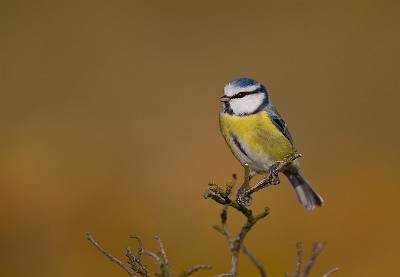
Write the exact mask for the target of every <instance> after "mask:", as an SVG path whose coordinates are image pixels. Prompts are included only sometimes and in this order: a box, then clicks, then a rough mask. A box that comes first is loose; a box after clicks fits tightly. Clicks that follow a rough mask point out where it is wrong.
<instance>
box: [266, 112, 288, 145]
mask: <svg viewBox="0 0 400 277" xmlns="http://www.w3.org/2000/svg"><path fill="white" fill-rule="evenodd" d="M266 112H267V113H268V115H269V117H270V118H271V121H272V123H273V124H274V125H275V126H276V128H278V129H279V131H281V132H282V134H283V135H284V136H285V137H286V138H287V139H288V140H289V141H290V144H292V147H293V146H294V145H293V139H292V135H291V134H290V132H289V127H288V126H287V124H286V122H285V121H284V120H283V119H282V117H281V116H280V115H279V113H278V111H277V110H276V109H275V108H274V107H273V106H271V105H269V106H268V107H267V109H266Z"/></svg>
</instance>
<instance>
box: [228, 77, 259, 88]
mask: <svg viewBox="0 0 400 277" xmlns="http://www.w3.org/2000/svg"><path fill="white" fill-rule="evenodd" d="M230 84H231V85H232V86H235V87H248V86H254V85H258V84H259V83H258V82H257V81H255V80H253V79H250V78H237V79H235V80H233V81H231V82H230Z"/></svg>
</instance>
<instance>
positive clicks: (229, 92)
mask: <svg viewBox="0 0 400 277" xmlns="http://www.w3.org/2000/svg"><path fill="white" fill-rule="evenodd" d="M260 87H261V85H260V84H257V85H252V86H248V87H236V86H232V85H231V84H227V85H226V86H225V88H224V94H225V95H226V96H229V97H231V96H233V95H235V94H238V93H239V92H249V91H255V90H257V89H259V88H260Z"/></svg>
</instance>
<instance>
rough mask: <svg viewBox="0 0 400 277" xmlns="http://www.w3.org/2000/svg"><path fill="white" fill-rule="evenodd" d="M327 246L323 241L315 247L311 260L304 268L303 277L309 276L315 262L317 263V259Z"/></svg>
mask: <svg viewBox="0 0 400 277" xmlns="http://www.w3.org/2000/svg"><path fill="white" fill-rule="evenodd" d="M325 245H326V242H325V241H321V242H318V243H316V244H314V245H313V248H312V252H311V255H310V258H309V259H308V261H307V263H306V265H305V266H304V271H303V274H302V275H301V277H306V276H308V273H309V272H310V270H311V268H312V266H313V265H314V262H315V260H316V258H317V257H318V255H319V254H320V253H321V251H322V249H323V248H324V246H325Z"/></svg>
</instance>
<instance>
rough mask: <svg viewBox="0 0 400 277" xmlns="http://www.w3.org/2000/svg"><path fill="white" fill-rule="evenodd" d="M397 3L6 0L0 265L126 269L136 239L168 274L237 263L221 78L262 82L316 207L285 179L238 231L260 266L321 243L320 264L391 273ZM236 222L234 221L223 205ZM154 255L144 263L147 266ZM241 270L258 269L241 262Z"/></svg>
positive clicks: (262, 196)
mask: <svg viewBox="0 0 400 277" xmlns="http://www.w3.org/2000/svg"><path fill="white" fill-rule="evenodd" d="M399 14H400V5H399V3H398V2H397V1H380V2H376V1H303V2H299V1H292V2H284V3H283V2H279V3H278V2H271V1H268V2H267V1H246V2H244V1H168V2H167V1H158V2H157V1H137V0H130V1H102V0H100V1H2V3H1V4H0V22H1V24H0V34H1V38H0V59H1V60H0V64H1V67H0V70H1V75H0V97H1V100H0V114H1V116H0V122H1V136H0V142H1V156H0V178H1V179H0V182H1V196H0V197H1V202H0V205H1V207H0V208H1V210H0V218H1V227H0V246H1V252H0V257H1V258H0V275H1V276H23V275H29V276H127V275H126V273H125V272H123V271H122V270H121V269H120V268H118V266H117V265H116V264H113V263H111V262H109V261H108V260H107V259H106V258H105V257H104V256H103V255H102V254H101V253H100V252H98V251H97V250H96V249H95V248H94V247H93V246H92V245H90V243H89V242H88V241H87V240H86V232H87V231H90V232H92V234H93V235H94V237H95V239H96V240H98V242H99V243H100V244H101V245H102V246H103V247H105V248H106V249H107V250H109V251H110V252H111V253H112V254H114V255H115V256H117V257H118V258H120V259H122V260H125V257H124V247H125V245H126V244H129V245H131V246H132V247H136V244H135V241H133V240H131V239H130V238H129V237H130V235H132V234H137V235H139V236H140V237H141V238H142V239H143V242H144V246H145V247H146V248H149V249H150V250H153V251H156V243H155V241H154V235H155V234H160V236H161V238H162V239H163V241H164V245H165V248H166V250H167V253H168V255H169V259H170V261H171V264H172V270H173V272H175V273H176V274H177V273H179V272H181V271H182V270H184V269H186V268H188V267H190V266H192V265H195V264H199V263H202V264H212V265H213V267H214V268H213V269H212V271H203V272H201V273H196V275H194V276H200V277H201V276H212V275H216V274H220V273H223V272H227V271H228V270H229V251H228V247H227V243H226V241H225V239H224V238H223V237H222V236H221V235H220V234H219V233H217V232H216V231H215V230H213V229H212V228H211V226H212V225H214V224H218V223H219V213H220V211H221V207H220V206H218V205H217V204H215V203H214V202H213V201H211V200H205V199H204V198H203V192H204V190H205V189H206V187H207V183H208V182H209V181H211V180H213V181H216V182H217V183H218V184H220V185H224V183H225V182H226V181H229V180H230V176H231V174H232V173H238V174H239V176H240V178H241V177H242V175H243V172H242V168H241V166H240V165H239V163H238V162H237V161H236V160H235V158H234V157H233V156H232V154H231V153H230V151H229V149H228V147H227V146H226V145H225V142H224V140H223V138H222V136H221V135H220V133H219V127H218V112H219V109H220V103H219V101H218V98H219V97H220V96H222V93H223V86H224V85H225V83H227V82H228V81H230V80H232V79H234V78H237V77H251V78H254V79H256V80H258V81H259V82H262V83H263V84H264V85H266V87H267V89H268V91H269V93H270V95H271V98H272V101H273V102H274V104H275V106H276V107H277V108H278V110H279V112H280V113H281V115H282V116H283V117H284V119H285V120H286V122H287V123H288V124H289V127H290V130H291V133H292V135H293V137H294V140H295V143H296V146H297V148H298V149H299V151H300V152H301V153H302V154H303V157H302V158H301V163H302V167H303V171H304V172H305V174H306V175H307V177H308V179H309V180H310V181H311V182H312V184H313V186H314V187H315V188H316V189H317V191H318V192H319V193H320V194H321V195H322V196H323V197H324V199H325V202H326V205H325V206H324V207H323V208H321V209H317V210H315V211H312V212H310V211H307V210H305V209H304V208H302V207H301V206H300V204H299V203H298V202H297V200H296V198H295V195H294V192H293V191H292V189H291V187H290V186H289V185H288V182H287V181H286V180H284V179H283V177H282V184H281V185H279V186H276V187H272V188H269V189H267V190H264V191H261V192H259V193H257V194H256V195H255V198H254V201H253V206H252V207H253V208H254V210H255V211H260V210H261V209H263V208H264V207H265V206H268V207H270V209H271V214H270V215H269V216H268V217H267V218H266V219H264V220H263V221H261V222H259V223H258V224H257V225H256V226H255V228H254V230H252V231H251V232H250V233H249V235H248V237H247V239H246V242H247V243H246V244H247V247H248V248H249V250H250V251H251V252H253V253H254V255H255V256H256V257H258V258H259V259H260V260H261V261H262V262H263V263H264V265H265V268H266V270H267V273H268V275H269V276H283V275H284V272H286V271H288V272H291V273H292V272H293V271H294V267H295V259H296V249H295V244H296V242H297V241H298V240H301V241H302V242H303V245H304V249H305V253H304V254H305V255H308V254H309V252H310V251H309V249H310V247H311V243H312V242H314V241H320V240H326V241H327V242H328V244H327V246H326V248H325V249H324V251H323V253H322V254H321V256H320V257H319V258H318V260H317V264H316V266H315V267H314V268H313V271H312V276H321V275H322V274H323V273H325V272H327V271H328V270H330V269H331V268H333V267H336V266H338V267H339V268H340V270H341V271H340V273H337V274H335V276H336V275H337V276H394V275H395V274H396V273H398V264H399V257H400V241H399V233H400V223H399V212H400V209H399V207H400V205H399V203H398V197H399V195H400V186H399V177H398V176H399V175H398V174H399V170H400V167H399V162H398V153H399V151H398V143H399V140H400V132H399V123H398V121H399V116H398V113H397V112H398V111H397V109H398V107H399V104H400V101H399V100H400V96H399V95H400V94H399V89H400V81H399V79H400V78H399V72H400V51H399V50H400V35H399V28H400V17H399ZM228 223H229V226H230V228H231V231H232V232H233V233H234V232H235V230H237V229H238V228H239V227H240V226H241V224H242V223H243V219H242V218H241V216H239V215H233V214H232V213H230V214H229V217H228ZM147 263H148V264H149V265H151V264H152V262H151V261H150V260H148V261H147ZM239 276H258V273H257V270H256V269H255V268H254V267H253V266H252V265H251V263H250V262H249V261H248V260H247V259H246V258H245V257H243V256H242V257H241V260H240V263H239Z"/></svg>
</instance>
